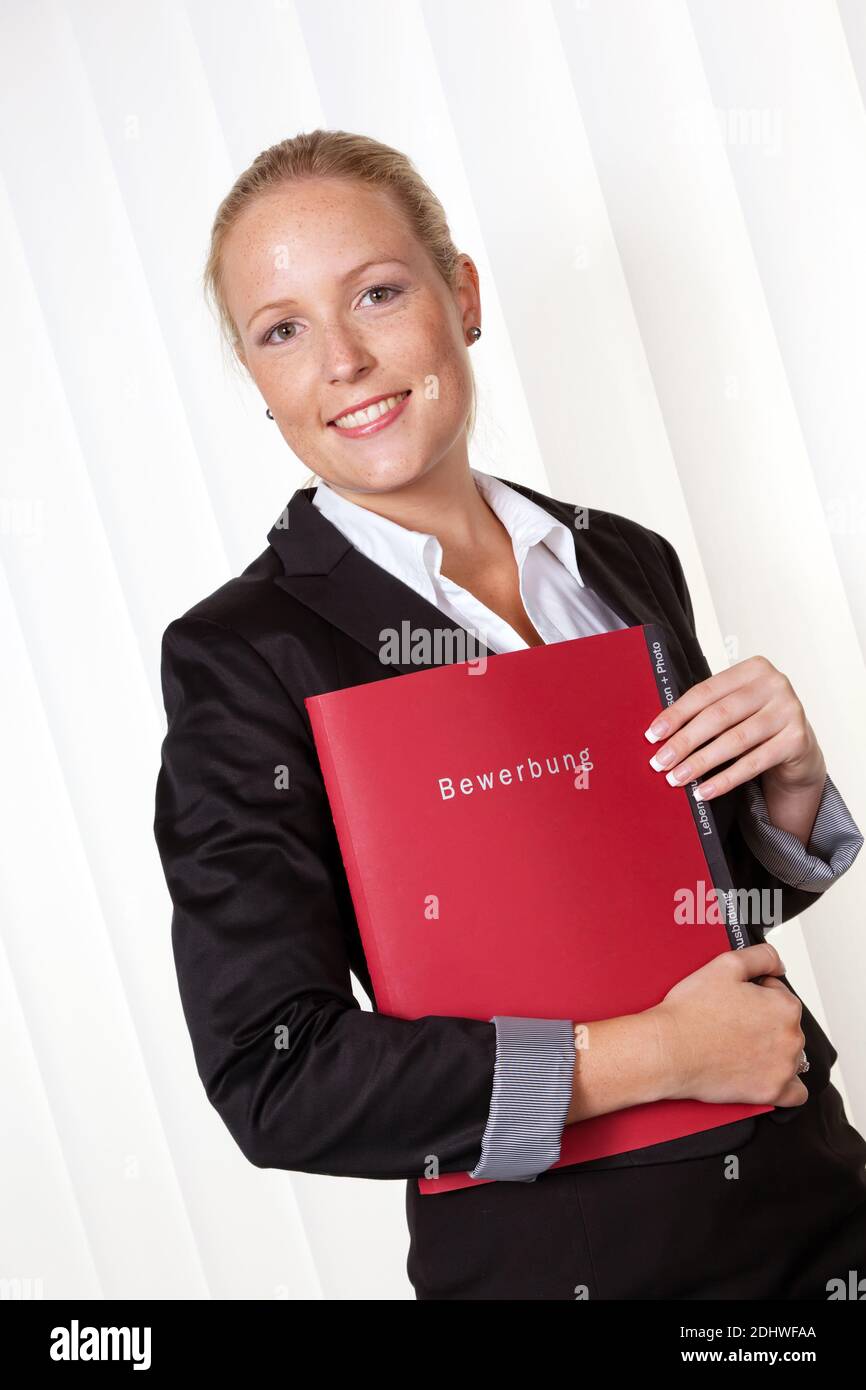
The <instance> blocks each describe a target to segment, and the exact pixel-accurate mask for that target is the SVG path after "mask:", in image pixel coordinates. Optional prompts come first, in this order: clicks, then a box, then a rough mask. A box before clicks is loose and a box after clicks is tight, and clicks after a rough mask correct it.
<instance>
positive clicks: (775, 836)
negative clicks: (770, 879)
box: [739, 773, 863, 893]
mask: <svg viewBox="0 0 866 1390" xmlns="http://www.w3.org/2000/svg"><path fill="white" fill-rule="evenodd" d="M743 788H744V791H745V802H741V803H740V815H739V823H740V829H741V830H742V832H743V838H744V839H745V841H746V844H747V845H748V846H749V849H750V850H751V851H752V853H753V854H754V856H755V858H756V859H759V860H760V861H761V863H762V864H763V865H764V868H765V869H769V871H770V873H771V874H775V875H776V877H777V878H778V879H781V881H782V882H783V883H787V884H788V885H789V887H791V888H805V889H806V890H807V891H808V892H810V893H822V892H823V891H824V889H825V888H828V887H829V886H830V884H831V883H835V881H836V879H837V878H841V876H842V874H844V873H845V872H846V870H847V869H850V867H851V865H852V864H853V863H854V860H855V859H856V858H857V855H858V854H859V853H860V850H861V848H862V846H863V836H862V835H861V834H860V831H859V830H858V828H857V825H856V823H855V821H854V818H853V817H852V815H851V812H850V811H849V810H848V807H847V806H846V805H845V802H844V801H843V800H842V797H841V796H840V795H839V792H838V790H837V788H836V786H835V784H834V782H833V781H832V779H831V778H830V775H829V773H828V775H827V780H826V782H825V783H824V793H823V795H822V797H821V804H820V805H819V807H818V814H817V815H816V817H815V824H814V826H813V828H812V834H811V836H810V838H809V843H808V845H804V844H803V843H802V842H801V841H800V840H798V838H797V836H796V835H794V834H793V833H792V832H791V831H790V830H782V829H780V827H779V826H778V825H773V822H772V821H771V820H770V818H769V814H768V812H767V803H766V801H765V800H764V793H763V792H762V790H761V783H760V779H759V778H753V779H752V781H750V782H744V783H743Z"/></svg>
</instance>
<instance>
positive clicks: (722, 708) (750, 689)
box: [649, 681, 784, 780]
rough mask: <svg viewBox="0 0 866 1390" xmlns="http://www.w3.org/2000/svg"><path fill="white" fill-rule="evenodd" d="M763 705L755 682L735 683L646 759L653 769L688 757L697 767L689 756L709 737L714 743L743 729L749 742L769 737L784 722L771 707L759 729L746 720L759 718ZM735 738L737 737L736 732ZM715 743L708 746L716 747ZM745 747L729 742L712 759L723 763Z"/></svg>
mask: <svg viewBox="0 0 866 1390" xmlns="http://www.w3.org/2000/svg"><path fill="white" fill-rule="evenodd" d="M766 706H767V695H766V692H765V691H764V690H763V689H762V686H761V683H760V682H759V681H749V682H748V683H747V684H746V685H741V686H738V687H737V689H736V690H732V691H731V692H730V693H729V694H728V695H725V696H723V697H722V698H721V699H719V700H714V701H713V703H712V704H710V705H707V706H706V707H705V708H704V709H702V710H700V711H699V712H698V713H697V714H696V715H695V716H694V717H693V718H692V719H689V720H688V721H687V723H685V724H683V725H682V726H681V728H680V729H679V730H678V731H677V732H676V733H675V734H672V735H671V736H670V737H669V738H667V739H666V740H665V741H664V743H662V744H660V746H659V747H657V748H656V749H655V751H654V753H653V755H652V757H651V758H650V760H649V761H650V763H651V764H652V766H653V767H654V768H655V769H656V770H657V771H663V770H667V771H668V772H670V771H671V770H672V769H674V768H676V767H677V766H678V765H679V764H680V763H683V762H685V760H686V758H689V762H690V764H691V766H692V767H694V768H695V769H697V768H698V763H697V761H696V759H695V758H694V757H693V756H690V755H692V754H694V753H695V750H696V749H701V748H702V745H704V744H708V743H709V740H710V739H715V740H716V744H717V743H718V741H719V739H720V736H721V735H723V734H726V733H728V732H729V731H730V732H733V731H734V730H735V729H736V730H738V731H739V730H740V729H743V728H747V732H748V735H749V738H750V740H751V742H752V743H754V742H759V741H760V740H761V739H762V738H770V737H771V736H772V735H773V734H774V733H776V732H777V730H778V729H779V728H781V727H782V724H783V722H784V720H783V718H781V717H780V713H777V711H776V710H775V708H773V709H771V710H770V712H769V715H768V716H767V718H766V720H765V721H764V723H763V725H762V726H761V727H760V728H758V729H755V727H754V725H753V724H751V723H750V722H749V721H750V720H751V719H753V718H757V717H759V716H760V714H761V712H762V711H763V710H765V709H766ZM737 737H740V735H739V733H738V734H737ZM716 744H713V745H711V746H712V747H716ZM747 746H749V745H747V744H746V743H745V742H741V743H739V744H738V743H737V742H736V740H734V741H733V742H730V743H729V745H728V752H720V753H719V754H718V756H717V757H716V758H715V763H720V762H724V760H725V758H726V757H735V756H736V755H737V754H738V753H742V752H743V751H744V750H745V748H746V747H747ZM703 751H706V750H703ZM713 765H715V764H713ZM705 766H706V764H704V765H702V768H701V770H703V767H705ZM695 775H697V772H696V773H695ZM669 780H670V779H669ZM682 780H685V779H682Z"/></svg>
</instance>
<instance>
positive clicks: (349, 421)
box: [328, 391, 412, 433]
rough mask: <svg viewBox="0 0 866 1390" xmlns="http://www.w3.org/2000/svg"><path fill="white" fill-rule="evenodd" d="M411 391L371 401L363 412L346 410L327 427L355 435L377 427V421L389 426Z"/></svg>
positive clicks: (329, 422) (399, 392)
mask: <svg viewBox="0 0 866 1390" xmlns="http://www.w3.org/2000/svg"><path fill="white" fill-rule="evenodd" d="M411 394H412V392H411V391H398V392H397V393H396V394H395V395H393V396H383V397H381V399H380V400H378V401H373V403H372V404H371V405H368V406H365V407H364V409H363V410H347V411H346V412H345V413H344V414H343V415H337V416H335V417H334V419H333V420H329V421H328V426H329V427H333V428H334V429H337V430H340V431H341V432H346V433H356V432H358V431H363V430H367V429H369V428H370V427H371V426H373V425H377V424H378V423H379V421H382V423H383V424H384V423H385V422H386V417H388V419H387V423H389V424H390V420H391V418H396V414H397V413H399V409H400V408H402V406H403V403H404V402H405V401H406V400H408V398H409V396H411Z"/></svg>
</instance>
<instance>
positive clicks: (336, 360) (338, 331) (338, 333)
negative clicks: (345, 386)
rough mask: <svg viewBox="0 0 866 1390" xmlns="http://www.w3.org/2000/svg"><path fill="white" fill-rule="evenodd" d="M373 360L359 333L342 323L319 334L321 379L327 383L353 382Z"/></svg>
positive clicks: (356, 329) (347, 324) (373, 357)
mask: <svg viewBox="0 0 866 1390" xmlns="http://www.w3.org/2000/svg"><path fill="white" fill-rule="evenodd" d="M375 364H376V359H375V356H374V354H373V352H372V351H371V349H370V347H369V345H368V344H367V343H366V342H365V340H364V335H363V332H362V331H361V330H360V329H359V328H356V327H355V326H354V325H352V324H349V323H345V322H335V323H333V324H330V325H329V326H328V327H327V328H326V329H325V330H324V332H323V334H322V376H323V379H324V380H326V381H330V382H339V381H356V380H357V379H358V377H360V376H362V375H363V374H364V373H365V372H368V373H369V372H370V371H371V370H372V368H373V367H374V366H375Z"/></svg>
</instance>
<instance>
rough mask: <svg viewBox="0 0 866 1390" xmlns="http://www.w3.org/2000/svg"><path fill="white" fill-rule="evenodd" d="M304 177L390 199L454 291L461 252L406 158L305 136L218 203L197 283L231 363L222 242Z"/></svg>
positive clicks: (265, 159)
mask: <svg viewBox="0 0 866 1390" xmlns="http://www.w3.org/2000/svg"><path fill="white" fill-rule="evenodd" d="M305 178H339V179H347V180H349V179H357V180H358V182H359V183H364V184H367V185H368V186H369V187H373V188H379V189H382V190H383V191H385V192H386V193H388V195H389V196H390V197H391V198H392V199H393V200H394V201H395V202H396V204H397V206H398V207H399V208H400V210H401V211H402V213H403V215H404V217H405V219H406V221H407V222H408V225H409V227H410V229H411V231H412V232H413V234H414V235H415V236H416V237H417V239H418V241H420V242H421V244H422V245H423V246H424V248H425V249H426V251H427V252H428V254H429V256H430V258H431V260H432V261H433V264H434V265H435V266H436V269H437V270H438V271H439V274H440V275H441V276H442V279H443V280H444V281H445V284H446V285H447V286H448V287H449V289H451V290H453V289H454V288H455V284H456V275H457V263H458V259H459V256H460V252H459V251H458V250H457V247H456V246H455V245H454V241H453V239H452V237H451V231H450V229H449V226H448V219H447V218H446V216H445V210H444V208H443V207H442V204H441V203H440V201H439V199H438V198H437V197H436V195H435V193H433V191H432V190H431V189H430V188H429V187H428V185H427V184H426V183H425V182H424V180H423V179H422V177H421V175H420V174H419V173H418V171H417V169H416V168H415V166H414V164H413V163H412V161H411V160H410V159H409V157H408V156H407V155H405V154H402V153H401V152H400V151H399V150H395V149H392V148H391V146H390V145H383V144H381V143H380V142H379V141H378V140H373V139H372V138H371V137H370V136H368V135H356V134H353V133H352V132H350V131H346V130H312V131H304V132H302V133H301V134H299V135H295V136H293V137H292V139H290V140H281V141H280V142H279V144H276V145H271V146H270V147H269V148H268V149H266V150H263V151H262V153H261V154H259V155H257V156H256V158H255V159H254V160H253V162H252V164H251V165H250V166H249V168H248V169H245V170H244V172H243V173H242V174H241V175H240V176H239V177H238V178H237V179H236V180H235V182H234V184H233V185H232V187H231V188H230V190H229V192H228V193H227V194H226V196H225V197H224V198H223V200H222V202H221V203H220V205H219V207H218V209H217V213H216V216H215V218H214V222H213V227H212V228H211V237H210V250H209V252H208V257H207V262H206V265H205V269H204V274H203V277H202V279H203V285H204V292H205V298H206V299H207V300H208V302H209V304H210V305H211V307H212V309H213V310H214V311H215V313H216V317H217V321H218V324H219V329H220V336H221V339H222V342H223V344H224V345H225V346H227V347H228V349H229V352H230V355H231V358H232V359H233V360H234V362H236V363H237V362H238V361H239V360H240V359H239V357H238V349H239V347H240V344H241V338H240V334H239V333H238V329H237V324H236V323H235V322H234V319H233V318H232V316H231V313H230V311H229V307H228V304H227V302H226V297H225V290H224V285H223V256H222V253H223V243H224V241H225V238H226V236H227V234H228V232H229V231H230V229H231V228H232V227H233V226H234V224H235V222H236V221H237V219H238V218H239V217H240V215H241V214H242V213H243V212H245V211H246V209H247V208H249V207H250V206H251V205H252V204H253V203H254V202H255V200H256V199H257V198H258V197H260V196H262V195H263V194H266V193H270V192H272V191H273V190H274V189H276V188H279V187H282V186H283V185H284V184H288V183H291V182H293V181H295V180H298V179H305ZM469 371H470V377H471V380H472V405H471V408H470V412H469V417H468V425H467V434H468V437H469V438H471V436H472V432H473V430H474V428H475V414H476V404H477V392H476V385H475V375H474V372H473V371H472V367H471V365H470V368H469ZM316 476H317V475H316V474H315V473H311V474H310V477H309V478H308V479H307V480H306V482H305V483H304V484H303V486H304V487H309V486H311V484H312V482H313V481H314V480H315V479H316Z"/></svg>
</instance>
